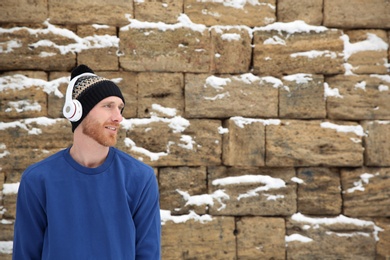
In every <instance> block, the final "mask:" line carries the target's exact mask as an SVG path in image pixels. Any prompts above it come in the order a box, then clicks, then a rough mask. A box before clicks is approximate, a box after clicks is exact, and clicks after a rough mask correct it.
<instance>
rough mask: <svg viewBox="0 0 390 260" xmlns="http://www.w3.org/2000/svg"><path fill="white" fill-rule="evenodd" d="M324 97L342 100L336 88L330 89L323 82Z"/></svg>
mask: <svg viewBox="0 0 390 260" xmlns="http://www.w3.org/2000/svg"><path fill="white" fill-rule="evenodd" d="M324 97H325V99H326V98H327V97H336V98H344V97H343V96H342V95H340V92H339V89H338V88H330V87H329V84H328V83H327V82H324Z"/></svg>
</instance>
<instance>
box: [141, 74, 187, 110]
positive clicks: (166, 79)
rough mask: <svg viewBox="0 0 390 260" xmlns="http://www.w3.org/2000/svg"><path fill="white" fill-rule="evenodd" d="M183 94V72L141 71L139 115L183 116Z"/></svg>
mask: <svg viewBox="0 0 390 260" xmlns="http://www.w3.org/2000/svg"><path fill="white" fill-rule="evenodd" d="M183 96H184V76H183V74H181V73H153V72H151V73H148V72H145V73H139V74H138V115H137V116H138V117H139V118H144V117H150V116H162V117H164V116H165V117H173V116H181V115H183V112H184V98H183Z"/></svg>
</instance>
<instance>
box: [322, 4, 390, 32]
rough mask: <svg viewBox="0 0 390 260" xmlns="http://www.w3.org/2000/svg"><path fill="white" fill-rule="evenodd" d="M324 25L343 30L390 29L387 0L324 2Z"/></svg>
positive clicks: (389, 6) (389, 7)
mask: <svg viewBox="0 0 390 260" xmlns="http://www.w3.org/2000/svg"><path fill="white" fill-rule="evenodd" d="M324 25H325V26H327V27H339V28H340V27H341V28H390V4H389V2H388V1H387V0H372V1H366V0H351V1H341V2H340V1H338V0H324Z"/></svg>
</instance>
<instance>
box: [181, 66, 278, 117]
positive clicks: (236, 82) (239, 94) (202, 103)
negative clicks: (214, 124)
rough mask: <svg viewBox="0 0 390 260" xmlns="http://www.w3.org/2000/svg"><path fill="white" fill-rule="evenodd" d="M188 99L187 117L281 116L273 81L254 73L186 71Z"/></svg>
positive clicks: (186, 100)
mask: <svg viewBox="0 0 390 260" xmlns="http://www.w3.org/2000/svg"><path fill="white" fill-rule="evenodd" d="M275 80H276V79H275ZM185 102H186V111H185V114H186V116H188V117H195V118H200V117H206V118H227V117H231V116H237V115H241V116H247V117H277V115H278V89H277V88H276V87H275V86H274V83H273V82H272V81H267V80H266V79H265V78H264V79H262V78H260V77H256V76H254V75H252V74H244V75H240V76H229V75H226V76H220V77H217V76H208V75H206V74H186V78H185Z"/></svg>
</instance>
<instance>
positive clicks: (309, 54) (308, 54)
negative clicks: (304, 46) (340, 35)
mask: <svg viewBox="0 0 390 260" xmlns="http://www.w3.org/2000/svg"><path fill="white" fill-rule="evenodd" d="M290 56H291V57H292V58H297V57H307V58H309V59H314V58H318V57H329V58H331V59H336V58H337V53H336V52H334V51H328V50H325V51H317V50H311V51H304V52H296V53H292V54H290Z"/></svg>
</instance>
